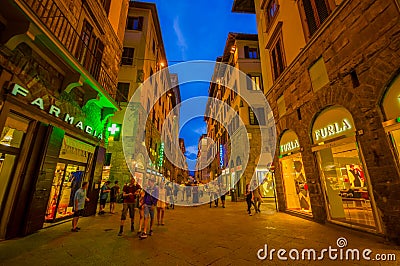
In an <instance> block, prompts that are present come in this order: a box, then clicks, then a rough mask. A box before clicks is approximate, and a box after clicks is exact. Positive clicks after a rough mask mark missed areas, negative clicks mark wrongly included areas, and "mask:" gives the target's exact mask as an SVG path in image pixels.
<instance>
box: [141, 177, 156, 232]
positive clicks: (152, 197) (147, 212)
mask: <svg viewBox="0 0 400 266" xmlns="http://www.w3.org/2000/svg"><path fill="white" fill-rule="evenodd" d="M154 182H155V179H154V178H150V179H149V181H148V187H147V188H146V192H145V195H144V200H143V201H144V228H143V232H142V234H141V235H140V239H144V238H147V228H148V226H149V218H150V230H149V231H148V235H149V236H151V235H152V234H153V223H154V208H155V207H156V206H157V199H158V187H156V186H155V185H154Z"/></svg>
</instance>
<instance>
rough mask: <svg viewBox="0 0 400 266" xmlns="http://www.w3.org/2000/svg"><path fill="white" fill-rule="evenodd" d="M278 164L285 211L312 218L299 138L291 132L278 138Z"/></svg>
mask: <svg viewBox="0 0 400 266" xmlns="http://www.w3.org/2000/svg"><path fill="white" fill-rule="evenodd" d="M279 164H280V167H281V173H282V179H283V187H284V189H285V198H286V209H287V210H289V211H294V212H300V213H302V214H306V215H310V216H312V212H311V203H310V192H309V190H308V184H307V177H306V175H305V173H304V167H303V158H302V156H301V152H300V144H299V138H298V137H297V134H296V133H295V132H294V131H292V130H286V131H285V132H284V133H283V135H282V136H281V138H280V142H279Z"/></svg>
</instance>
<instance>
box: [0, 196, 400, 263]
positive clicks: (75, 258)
mask: <svg viewBox="0 0 400 266" xmlns="http://www.w3.org/2000/svg"><path fill="white" fill-rule="evenodd" d="M120 209H121V205H118V206H117V210H118V213H116V214H114V215H112V214H109V213H106V214H105V215H103V216H99V215H96V216H92V217H85V218H82V220H81V221H80V225H81V228H82V229H81V230H80V231H79V232H71V231H70V229H71V223H70V222H67V223H64V224H61V225H57V226H53V227H50V228H46V229H43V230H40V231H39V232H37V233H35V234H32V235H30V236H27V237H24V238H21V239H14V240H10V241H7V242H0V261H1V263H0V265H59V266H62V265H142V264H144V265H165V264H168V265H261V264H265V263H267V262H268V263H272V264H274V265H291V264H290V263H289V264H287V262H284V261H281V262H279V261H278V260H277V259H276V258H275V259H274V260H272V261H260V260H258V258H257V251H258V250H259V249H261V248H263V247H264V245H265V244H267V245H268V247H269V249H272V248H275V249H276V250H278V249H280V248H284V249H287V250H289V249H292V248H296V249H298V250H300V251H301V250H302V249H306V248H307V249H311V248H313V249H315V250H322V249H323V248H328V246H332V247H337V246H336V241H337V239H338V238H339V237H344V238H346V239H347V241H348V245H347V247H348V248H358V249H359V250H362V249H365V248H370V249H372V251H373V254H377V253H381V254H396V257H397V258H399V257H400V249H399V247H396V246H395V245H390V244H389V245H388V243H384V240H383V238H380V237H374V236H372V235H369V234H367V233H362V232H357V231H352V230H350V229H346V228H344V227H340V226H335V225H321V224H318V223H315V222H312V221H309V220H305V219H301V218H297V217H295V216H292V215H288V214H284V213H276V212H275V211H274V210H273V209H272V208H266V206H262V207H261V213H260V214H253V216H249V215H247V213H246V212H245V209H246V207H245V204H244V202H237V203H232V202H227V206H226V208H225V209H223V208H221V207H218V208H215V207H214V206H213V207H212V208H210V207H209V206H208V205H203V206H199V207H175V209H174V210H172V209H169V210H167V212H166V220H165V226H157V225H155V226H154V234H153V235H152V236H149V237H148V238H147V239H144V240H139V238H138V237H137V236H136V233H131V232H130V230H129V228H128V227H127V228H126V230H125V231H126V232H124V234H123V236H118V235H117V234H118V227H119V218H120V215H119V213H120ZM136 214H137V212H136ZM137 218H138V215H136V220H137ZM135 225H137V221H136V222H135ZM371 257H372V256H371ZM292 263H293V262H292ZM297 263H298V264H299V265H309V264H310V263H312V261H308V260H305V261H300V262H299V261H298V262H297ZM337 263H338V262H337V261H330V260H328V258H326V259H325V262H324V265H337ZM359 263H360V262H359V261H341V262H340V265H360V264H359ZM361 263H365V261H364V262H361ZM375 265H397V264H396V262H385V263H382V264H379V263H377V262H375Z"/></svg>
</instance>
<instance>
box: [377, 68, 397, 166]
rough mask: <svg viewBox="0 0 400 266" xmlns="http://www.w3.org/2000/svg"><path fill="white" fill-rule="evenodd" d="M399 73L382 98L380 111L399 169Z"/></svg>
mask: <svg viewBox="0 0 400 266" xmlns="http://www.w3.org/2000/svg"><path fill="white" fill-rule="evenodd" d="M399 97H400V75H399V76H397V77H396V78H395V79H394V80H393V82H392V83H391V84H390V86H389V87H388V89H387V90H386V93H385V95H384V97H383V99H382V104H381V107H382V111H383V114H384V116H385V122H383V126H384V128H385V131H386V133H387V135H388V137H389V139H390V142H391V145H392V146H393V152H394V156H396V158H397V159H396V161H397V166H398V169H399V171H400V102H399Z"/></svg>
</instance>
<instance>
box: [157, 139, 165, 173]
mask: <svg viewBox="0 0 400 266" xmlns="http://www.w3.org/2000/svg"><path fill="white" fill-rule="evenodd" d="M159 154H160V158H159V160H158V166H160V167H161V166H162V165H163V161H164V143H163V142H161V145H160V152H159Z"/></svg>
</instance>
